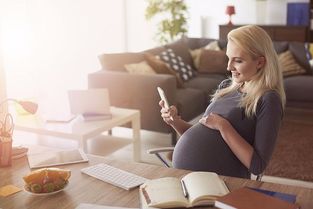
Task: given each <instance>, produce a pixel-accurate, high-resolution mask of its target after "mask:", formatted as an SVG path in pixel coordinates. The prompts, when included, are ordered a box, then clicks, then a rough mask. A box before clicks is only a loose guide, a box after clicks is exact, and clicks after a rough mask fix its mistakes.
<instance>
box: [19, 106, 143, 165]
mask: <svg viewBox="0 0 313 209" xmlns="http://www.w3.org/2000/svg"><path fill="white" fill-rule="evenodd" d="M111 113H112V118H111V119H108V120H98V121H84V120H83V118H82V117H81V116H77V118H75V119H74V120H72V121H70V122H68V123H48V122H45V121H44V120H43V119H42V118H40V117H39V116H32V115H26V116H19V117H17V118H16V119H15V130H19V131H25V132H31V133H35V134H38V135H46V136H54V137H60V138H66V139H75V140H78V142H79V147H80V148H82V149H83V150H84V151H85V152H87V149H86V148H87V140H88V139H92V138H93V137H95V136H98V135H100V134H101V133H103V132H105V131H109V130H111V129H112V128H114V127H117V126H121V125H124V124H126V123H129V122H131V124H132V132H133V134H132V140H133V159H134V161H137V162H139V161H140V160H141V156H140V150H141V143H140V112H139V110H134V109H125V108H117V107H111ZM112 137H114V136H112ZM116 138H117V137H116Z"/></svg>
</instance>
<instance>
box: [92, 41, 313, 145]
mask: <svg viewBox="0 0 313 209" xmlns="http://www.w3.org/2000/svg"><path fill="white" fill-rule="evenodd" d="M213 41H216V40H214V39H203V38H183V39H181V40H179V41H176V42H173V43H171V44H168V45H165V46H161V47H157V48H153V49H149V50H146V51H143V52H138V53H119V54H102V55H100V56H99V60H100V62H101V65H102V69H101V70H100V71H98V72H95V73H91V74H89V75H88V86H89V88H108V89H109V94H110V100H111V104H112V105H113V106H118V107H124V108H133V109H139V110H140V111H141V127H142V128H143V129H145V130H151V131H157V132H163V133H172V129H171V128H170V127H169V126H167V125H166V124H165V123H164V122H163V121H162V119H161V116H160V107H159V106H158V102H159V100H160V98H159V95H158V93H157V90H156V88H157V86H160V87H162V88H163V89H164V91H165V93H166V95H167V97H168V100H169V103H171V104H174V105H176V106H177V107H178V110H179V113H180V115H181V117H182V118H183V119H185V120H187V121H188V120H191V119H193V118H194V117H196V116H198V115H199V114H201V113H203V112H204V110H205V108H206V107H207V105H208V104H209V99H210V94H212V93H213V92H214V91H215V89H216V88H217V86H218V84H219V83H220V82H221V81H222V80H224V79H225V78H227V71H226V69H225V70H223V71H221V72H213V73H210V72H197V73H196V76H195V77H193V78H192V79H190V80H188V81H186V82H184V85H183V87H182V88H178V87H177V80H176V78H175V76H173V75H167V74H153V75H151V74H130V73H128V72H127V71H126V70H125V67H124V66H125V64H129V63H138V62H141V61H143V60H145V54H146V53H149V54H153V55H158V54H160V53H161V52H162V51H164V50H165V49H168V48H171V49H173V50H174V51H175V53H176V54H178V55H179V56H181V57H182V58H183V60H184V62H186V63H188V64H189V65H190V66H192V67H193V68H194V69H195V66H194V62H193V59H192V57H191V54H190V49H191V50H193V49H197V48H201V47H204V46H206V45H207V44H208V43H210V42H213ZM218 45H219V46H220V48H221V49H225V47H226V41H223V40H218ZM274 46H275V49H276V50H277V52H278V53H281V52H283V51H286V50H290V51H291V52H292V54H293V55H294V57H295V59H296V60H297V62H298V63H299V64H300V65H301V66H302V67H303V68H304V69H305V70H306V73H305V74H303V75H297V76H290V77H286V78H285V79H284V84H285V89H286V95H287V106H292V107H297V108H310V109H312V110H313V94H312V93H311V92H312V91H313V76H312V70H311V68H310V65H309V62H308V59H307V57H306V54H307V53H306V49H305V47H304V44H303V43H296V42H290V43H289V42H275V43H274ZM174 138H175V135H173V143H175V140H174Z"/></svg>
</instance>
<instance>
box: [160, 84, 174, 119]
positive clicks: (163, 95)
mask: <svg viewBox="0 0 313 209" xmlns="http://www.w3.org/2000/svg"><path fill="white" fill-rule="evenodd" d="M157 90H158V92H159V95H160V97H161V100H163V101H164V107H165V108H166V109H168V108H170V105H169V103H168V100H167V98H166V96H165V93H164V91H163V89H162V88H161V87H157ZM171 120H174V119H173V117H171Z"/></svg>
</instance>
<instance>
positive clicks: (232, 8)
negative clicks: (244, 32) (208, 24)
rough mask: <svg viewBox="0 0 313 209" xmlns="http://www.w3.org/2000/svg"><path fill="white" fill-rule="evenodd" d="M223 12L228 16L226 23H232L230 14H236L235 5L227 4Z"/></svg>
mask: <svg viewBox="0 0 313 209" xmlns="http://www.w3.org/2000/svg"><path fill="white" fill-rule="evenodd" d="M225 13H226V14H227V15H228V16H229V21H228V25H233V23H232V22H231V16H232V15H234V14H236V11H235V6H233V5H229V6H227V7H226V10H225Z"/></svg>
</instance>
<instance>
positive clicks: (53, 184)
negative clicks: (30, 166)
mask: <svg viewBox="0 0 313 209" xmlns="http://www.w3.org/2000/svg"><path fill="white" fill-rule="evenodd" d="M70 177H71V171H70V170H66V169H60V168H41V169H38V170H35V171H32V172H31V173H29V174H28V175H26V176H24V177H23V180H24V182H25V185H24V190H25V191H26V192H28V193H30V194H33V195H48V194H49V195H50V194H55V193H58V192H61V191H63V190H64V189H65V188H66V187H67V185H68V184H69V178H70Z"/></svg>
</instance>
